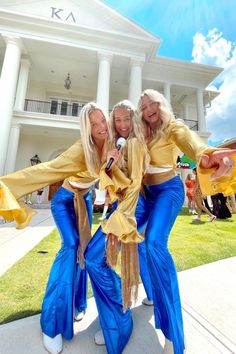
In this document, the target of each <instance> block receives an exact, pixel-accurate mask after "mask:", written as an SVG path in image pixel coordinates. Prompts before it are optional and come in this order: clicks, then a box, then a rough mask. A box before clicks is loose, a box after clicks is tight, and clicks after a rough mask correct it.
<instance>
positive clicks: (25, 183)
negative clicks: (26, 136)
mask: <svg viewBox="0 0 236 354" xmlns="http://www.w3.org/2000/svg"><path fill="white" fill-rule="evenodd" d="M84 170H86V164H85V159H84V153H83V148H82V145H81V142H80V141H77V142H76V143H75V144H74V145H72V146H71V147H70V148H69V149H68V150H66V151H65V152H64V153H63V154H61V155H60V156H58V157H57V158H56V159H54V160H52V161H49V162H44V163H41V164H38V165H35V166H32V167H28V168H25V169H23V170H20V171H17V172H14V173H11V174H9V175H6V176H3V177H1V178H0V215H2V216H3V217H4V218H5V219H6V220H15V221H16V224H17V228H23V227H25V226H26V225H27V224H28V223H29V221H30V219H31V217H32V216H33V215H34V214H35V212H34V211H32V210H31V209H30V208H29V207H27V206H26V205H25V204H23V203H19V202H18V201H17V200H18V199H19V198H21V197H22V196H23V195H26V194H29V193H32V192H34V191H36V190H38V189H40V188H43V187H46V186H48V185H50V184H52V183H55V182H58V181H62V180H64V179H65V178H67V177H70V176H73V175H76V174H77V173H79V172H80V171H84Z"/></svg>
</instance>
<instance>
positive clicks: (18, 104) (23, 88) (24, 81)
mask: <svg viewBox="0 0 236 354" xmlns="http://www.w3.org/2000/svg"><path fill="white" fill-rule="evenodd" d="M29 68H30V61H29V59H27V58H22V59H21V66H20V73H19V79H18V85H17V91H16V101H15V107H14V109H16V110H18V111H23V110H24V105H25V98H26V93H27V86H28V78H29Z"/></svg>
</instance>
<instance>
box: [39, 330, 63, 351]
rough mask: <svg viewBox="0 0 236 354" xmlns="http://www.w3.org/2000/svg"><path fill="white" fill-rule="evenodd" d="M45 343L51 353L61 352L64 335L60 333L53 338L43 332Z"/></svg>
mask: <svg viewBox="0 0 236 354" xmlns="http://www.w3.org/2000/svg"><path fill="white" fill-rule="evenodd" d="M43 345H44V347H45V349H46V350H47V351H48V352H49V353H50V354H59V353H61V352H62V349H63V343H62V335H61V334H58V335H57V336H56V337H54V338H51V337H49V336H47V335H46V334H44V333H43Z"/></svg>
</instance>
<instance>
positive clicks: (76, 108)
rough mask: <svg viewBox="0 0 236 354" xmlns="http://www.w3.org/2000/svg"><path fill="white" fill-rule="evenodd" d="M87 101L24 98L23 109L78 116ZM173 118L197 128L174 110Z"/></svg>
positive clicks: (193, 128) (196, 124)
mask: <svg viewBox="0 0 236 354" xmlns="http://www.w3.org/2000/svg"><path fill="white" fill-rule="evenodd" d="M86 103H87V102H66V101H61V102H59V101H57V100H52V101H37V100H30V99H26V100H25V106H24V110H25V111H27V112H36V113H44V114H47V115H48V114H52V115H57V116H60V115H61V116H69V117H78V116H79V114H80V111H81V109H82V107H83V106H84V105H85V104H86ZM174 115H175V118H180V119H182V120H183V121H184V123H185V124H186V125H187V126H188V127H189V128H190V129H191V130H195V131H197V130H198V122H197V121H196V120H194V119H183V118H182V117H181V115H180V114H179V113H178V112H174Z"/></svg>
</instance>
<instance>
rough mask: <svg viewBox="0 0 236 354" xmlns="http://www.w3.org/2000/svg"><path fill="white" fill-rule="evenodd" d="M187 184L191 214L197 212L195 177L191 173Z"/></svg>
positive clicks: (186, 181) (187, 178)
mask: <svg viewBox="0 0 236 354" xmlns="http://www.w3.org/2000/svg"><path fill="white" fill-rule="evenodd" d="M185 186H186V188H187V191H186V197H187V198H188V209H189V214H197V212H196V210H195V199H194V186H195V179H194V178H193V177H192V175H191V173H189V174H188V175H187V177H186V179H185Z"/></svg>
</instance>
